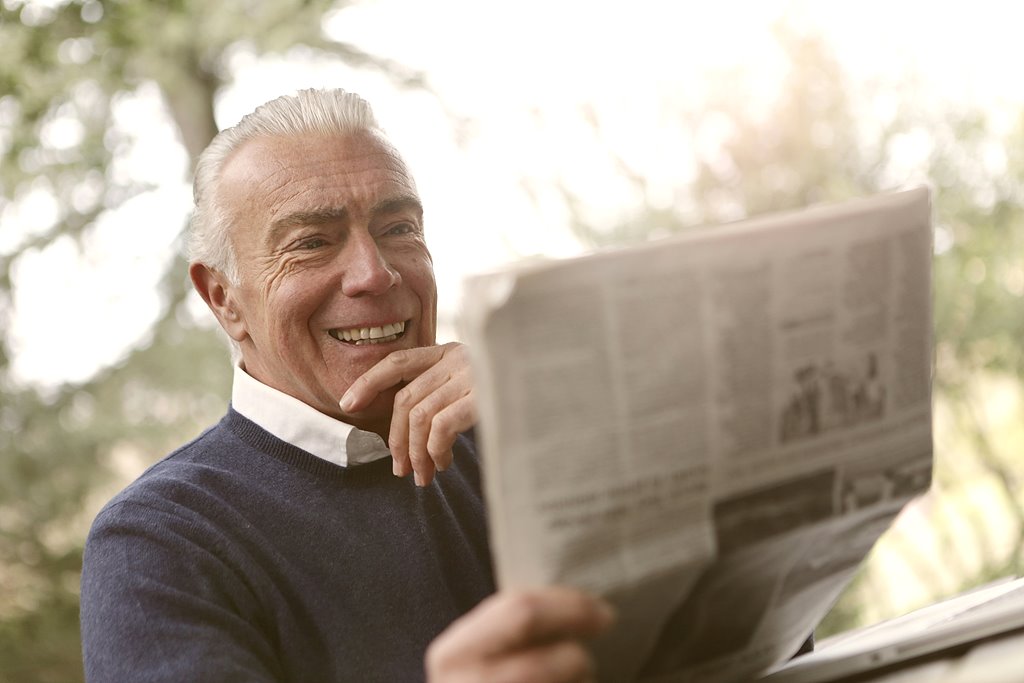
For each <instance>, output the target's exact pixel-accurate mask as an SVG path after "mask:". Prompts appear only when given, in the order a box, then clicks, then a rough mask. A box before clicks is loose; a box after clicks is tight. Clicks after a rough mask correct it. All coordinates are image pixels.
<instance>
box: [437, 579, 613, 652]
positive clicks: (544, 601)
mask: <svg viewBox="0 0 1024 683" xmlns="http://www.w3.org/2000/svg"><path fill="white" fill-rule="evenodd" d="M613 620H614V613H613V612H612V609H611V607H609V605H608V604H607V603H606V602H604V601H603V600H599V599H598V598H595V597H592V596H589V595H587V594H586V593H583V592H581V591H578V590H575V589H572V588H565V587H561V586H549V587H546V588H540V589H535V590H531V591H516V592H505V593H496V594H495V595H493V596H491V597H489V598H487V599H486V600H484V601H483V602H482V603H480V605H478V606H477V607H476V608H474V609H473V610H471V611H470V612H468V613H467V614H466V615H465V616H463V617H462V618H461V619H459V620H457V621H455V622H454V623H453V624H452V625H451V626H450V627H449V628H448V630H447V631H446V632H445V634H444V636H445V640H444V641H443V642H439V643H438V645H439V647H441V649H442V654H444V652H445V648H455V649H458V650H460V651H461V652H463V653H464V654H473V655H479V656H493V655H497V654H499V653H503V652H511V651H513V650H517V649H520V648H523V647H527V646H530V645H535V644H540V643H546V642H550V641H553V640H558V639H564V638H589V637H593V636H595V635H598V634H599V633H602V632H603V631H605V630H606V629H607V628H608V627H609V626H610V625H611V623H612V621H613Z"/></svg>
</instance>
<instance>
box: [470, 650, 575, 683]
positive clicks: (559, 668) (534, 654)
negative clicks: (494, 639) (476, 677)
mask: <svg viewBox="0 0 1024 683" xmlns="http://www.w3.org/2000/svg"><path fill="white" fill-rule="evenodd" d="M593 678H594V662H593V660H592V659H591V657H590V655H589V654H588V653H587V651H586V650H585V649H584V648H583V646H582V645H580V644H579V643H578V642H576V641H571V640H560V641H557V642H554V643H551V644H549V645H542V646H540V647H533V648H529V649H527V650H523V651H520V652H517V653H515V654H512V655H509V656H505V657H499V658H497V659H495V660H493V661H492V664H491V665H490V667H489V670H488V672H487V676H486V678H485V679H484V680H487V681H497V682H501V681H510V682H511V681H531V683H532V682H535V681H536V682H541V683H584V682H585V681H591V680H593Z"/></svg>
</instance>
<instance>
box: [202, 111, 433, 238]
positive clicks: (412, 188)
mask: <svg viewBox="0 0 1024 683" xmlns="http://www.w3.org/2000/svg"><path fill="white" fill-rule="evenodd" d="M416 195H417V193H416V184H415V182H414V180H413V178H412V175H411V173H410V172H409V170H408V168H407V167H406V165H405V163H404V161H403V160H402V158H401V155H400V154H399V153H398V150H397V149H395V147H394V146H393V145H391V144H390V143H389V142H388V141H387V140H386V139H385V138H384V136H383V135H381V134H380V133H378V132H376V131H358V132H353V133H345V134H340V135H296V136H288V137H259V138H254V139H251V140H248V141H246V142H245V143H244V144H242V145H241V146H240V147H239V148H238V149H237V150H235V152H234V153H233V154H232V155H231V157H229V159H228V160H227V162H226V163H225V164H224V167H223V169H222V172H221V176H220V179H219V183H218V188H217V202H218V204H219V205H220V206H221V207H222V209H224V210H226V211H227V212H228V213H229V214H230V216H231V218H232V221H231V222H232V223H238V222H239V219H241V220H242V221H244V222H245V223H246V224H247V225H248V226H249V227H250V228H251V227H255V226H254V225H253V223H255V224H256V225H267V224H269V223H270V222H272V221H274V220H275V219H276V218H277V217H279V216H281V215H283V214H286V213H293V212H296V211H303V210H322V209H330V208H336V209H350V210H351V209H355V208H358V206H359V205H361V204H367V205H369V204H373V203H378V202H379V201H381V200H382V199H387V198H388V197H390V196H395V197H399V196H401V197H409V196H412V197H415V196H416Z"/></svg>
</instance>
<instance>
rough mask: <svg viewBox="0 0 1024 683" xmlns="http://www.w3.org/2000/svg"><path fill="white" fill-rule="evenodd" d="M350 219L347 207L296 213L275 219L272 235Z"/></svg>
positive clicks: (271, 226) (271, 230)
mask: <svg viewBox="0 0 1024 683" xmlns="http://www.w3.org/2000/svg"><path fill="white" fill-rule="evenodd" d="M347 217H348V209H346V208H345V207H343V206H342V207H336V208H335V207H331V208H325V209H313V210H311V211H294V212H292V213H289V214H285V215H284V216H281V217H280V218H278V219H275V220H274V221H273V222H272V223H271V224H270V234H271V235H276V234H278V233H279V232H281V231H283V230H287V229H288V228H295V227H299V226H303V225H325V224H327V223H336V222H339V221H343V220H345V219H346V218H347Z"/></svg>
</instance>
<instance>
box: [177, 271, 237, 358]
mask: <svg viewBox="0 0 1024 683" xmlns="http://www.w3.org/2000/svg"><path fill="white" fill-rule="evenodd" d="M188 276H189V277H190V278H192V286H194V287H195V288H196V291H197V292H199V296H201V297H203V301H205V302H206V305H207V306H209V307H210V310H211V311H213V314H214V315H215V316H216V317H217V322H219V323H220V326H221V327H223V328H224V331H225V332H227V333H228V336H229V337H231V338H232V339H234V340H235V341H236V342H241V341H242V340H243V339H245V338H246V337H247V336H248V332H247V331H246V328H245V319H244V318H243V317H242V314H241V312H240V311H239V310H238V307H237V305H236V303H235V300H234V297H233V296H232V294H233V292H232V289H233V288H232V286H231V285H230V284H229V283H228V281H227V278H225V277H224V274H223V273H220V272H218V271H216V270H213V269H212V268H208V267H207V266H205V265H203V264H202V263H192V264H190V265H189V267H188Z"/></svg>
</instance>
